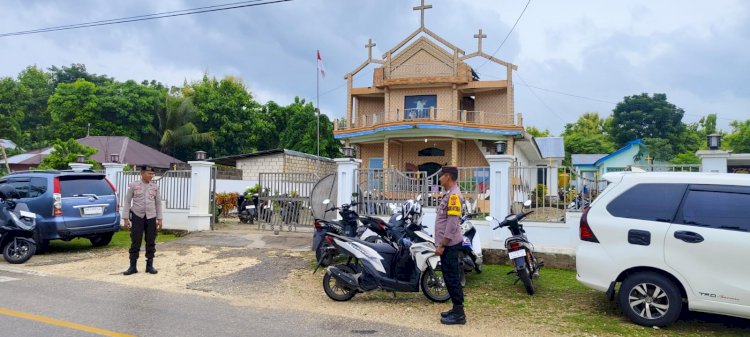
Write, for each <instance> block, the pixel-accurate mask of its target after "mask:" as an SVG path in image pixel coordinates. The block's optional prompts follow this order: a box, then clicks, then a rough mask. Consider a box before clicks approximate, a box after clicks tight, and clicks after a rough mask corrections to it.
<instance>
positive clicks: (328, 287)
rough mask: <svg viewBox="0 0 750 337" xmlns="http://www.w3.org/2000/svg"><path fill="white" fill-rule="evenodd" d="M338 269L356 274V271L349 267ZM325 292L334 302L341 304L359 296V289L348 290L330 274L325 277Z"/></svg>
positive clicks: (343, 266) (340, 266) (341, 266)
mask: <svg viewBox="0 0 750 337" xmlns="http://www.w3.org/2000/svg"><path fill="white" fill-rule="evenodd" d="M338 267H339V268H340V269H341V270H344V271H346V272H347V273H349V274H354V269H352V268H351V267H349V266H347V265H338ZM323 291H325V293H326V295H328V297H330V298H331V299H332V300H334V301H339V302H343V301H348V300H350V299H352V297H354V295H356V294H357V289H349V288H346V286H345V285H343V284H340V282H339V281H338V280H336V278H335V277H333V276H331V273H328V272H326V274H325V275H323Z"/></svg>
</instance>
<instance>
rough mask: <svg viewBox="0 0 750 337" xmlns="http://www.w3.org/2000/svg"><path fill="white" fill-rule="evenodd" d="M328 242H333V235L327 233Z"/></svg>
mask: <svg viewBox="0 0 750 337" xmlns="http://www.w3.org/2000/svg"><path fill="white" fill-rule="evenodd" d="M326 242H328V243H330V244H333V236H330V235H326Z"/></svg>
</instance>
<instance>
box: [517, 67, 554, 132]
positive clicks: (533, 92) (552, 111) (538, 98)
mask: <svg viewBox="0 0 750 337" xmlns="http://www.w3.org/2000/svg"><path fill="white" fill-rule="evenodd" d="M516 75H517V76H518V79H520V80H521V82H523V84H525V85H526V87H527V88H529V91H531V94H532V95H534V97H536V99H537V100H539V103H542V105H544V107H545V108H547V110H549V112H551V113H552V114H553V115H555V116H556V117H557V118H559V119H560V121H562V122H563V123H565V120H564V119H563V118H562V117H561V116H560V115H559V114H558V113H557V112H555V111H554V110H552V108H550V106H549V105H547V103H545V102H544V101H543V100H542V98H541V97H539V95H537V94H536V91H534V89H533V88H532V87H531V86H529V85H528V84H526V81H525V80H524V79H523V77H522V76H521V74H519V73H518V72H517V71H516Z"/></svg>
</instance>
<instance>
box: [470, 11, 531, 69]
mask: <svg viewBox="0 0 750 337" xmlns="http://www.w3.org/2000/svg"><path fill="white" fill-rule="evenodd" d="M529 4H531V0H529V1H528V2H526V6H524V7H523V11H521V14H520V15H518V19H516V23H514V24H513V27H511V28H510V31H508V34H507V35H505V38H504V39H503V42H500V45H499V46H498V47H497V49H495V51H494V52H493V53H492V57H495V54H497V52H498V51H500V48H502V47H503V45H504V44H505V41H508V38H509V37H510V34H511V33H513V30H514V29H516V26H517V25H518V21H521V17H523V13H526V8H529ZM489 61H490V60H484V63H482V64H481V65H479V67H477V69H475V70H479V68H482V67H484V65H485V64H487V62H489Z"/></svg>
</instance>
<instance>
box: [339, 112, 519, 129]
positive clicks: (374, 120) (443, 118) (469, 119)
mask: <svg viewBox="0 0 750 337" xmlns="http://www.w3.org/2000/svg"><path fill="white" fill-rule="evenodd" d="M397 122H452V123H465V124H483V125H517V124H516V121H515V119H514V118H513V114H512V113H497V112H488V111H470V110H449V109H406V110H396V111H395V112H393V113H386V112H371V113H365V114H361V115H360V116H358V117H357V118H355V119H354V120H353V121H352V123H351V125H348V123H347V121H346V120H338V119H337V120H336V121H335V122H334V126H336V129H335V130H336V131H344V130H349V129H356V128H364V127H372V126H376V125H380V124H385V123H397Z"/></svg>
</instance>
